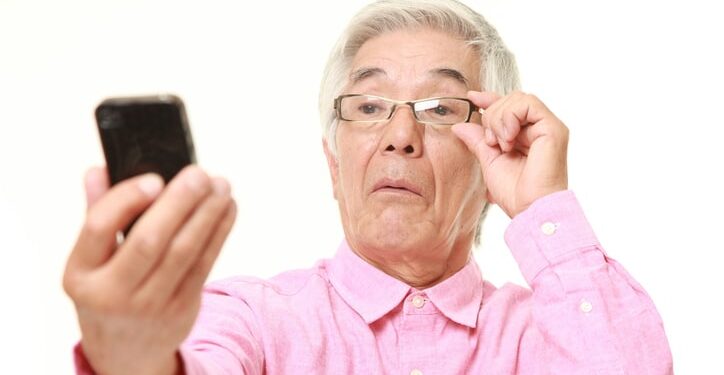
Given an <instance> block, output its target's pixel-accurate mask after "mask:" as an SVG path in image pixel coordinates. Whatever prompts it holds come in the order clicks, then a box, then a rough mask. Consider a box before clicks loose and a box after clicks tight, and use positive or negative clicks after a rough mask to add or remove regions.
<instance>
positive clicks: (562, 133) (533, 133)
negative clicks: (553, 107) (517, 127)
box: [515, 120, 568, 148]
mask: <svg viewBox="0 0 724 375" xmlns="http://www.w3.org/2000/svg"><path fill="white" fill-rule="evenodd" d="M545 136H547V137H549V138H550V139H552V140H556V141H557V143H558V144H560V145H566V144H567V143H568V128H567V127H566V126H565V125H564V124H563V123H562V122H560V121H555V120H554V121H541V122H539V123H537V124H535V125H531V126H525V127H523V128H522V129H521V131H520V133H519V134H518V137H517V138H516V140H515V141H516V143H518V144H520V145H521V146H523V147H526V148H528V147H530V146H531V145H533V142H535V141H536V140H537V139H539V138H541V137H545Z"/></svg>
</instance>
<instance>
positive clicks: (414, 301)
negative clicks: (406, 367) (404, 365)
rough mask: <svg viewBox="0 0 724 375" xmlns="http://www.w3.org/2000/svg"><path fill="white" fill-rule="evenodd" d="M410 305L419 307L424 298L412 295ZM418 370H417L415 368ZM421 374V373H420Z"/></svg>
mask: <svg viewBox="0 0 724 375" xmlns="http://www.w3.org/2000/svg"><path fill="white" fill-rule="evenodd" d="M412 306H415V307H416V308H418V309H419V308H421V307H422V306H425V299H424V298H422V297H421V296H414V297H412ZM415 371H419V370H415ZM420 374H422V373H420Z"/></svg>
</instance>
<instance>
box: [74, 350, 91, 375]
mask: <svg viewBox="0 0 724 375" xmlns="http://www.w3.org/2000/svg"><path fill="white" fill-rule="evenodd" d="M73 363H74V364H75V373H76V374H77V375H95V373H96V372H95V370H93V367H91V365H90V363H88V359H87V358H86V357H85V353H83V346H82V345H81V343H80V342H79V343H77V344H76V345H75V347H74V348H73Z"/></svg>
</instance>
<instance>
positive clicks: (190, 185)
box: [109, 166, 211, 290]
mask: <svg viewBox="0 0 724 375" xmlns="http://www.w3.org/2000/svg"><path fill="white" fill-rule="evenodd" d="M210 192H211V182H210V180H209V177H208V176H207V175H206V173H204V172H203V171H202V170H201V169H200V168H199V167H196V166H189V167H186V168H184V169H183V170H182V171H181V172H179V174H178V175H177V176H176V177H175V178H174V179H173V180H171V182H170V183H169V184H168V187H167V188H166V189H164V191H163V193H161V195H160V196H159V197H158V199H157V200H156V202H155V203H154V204H153V205H152V206H151V207H150V208H149V209H148V210H147V211H146V213H144V214H143V216H141V217H140V218H139V219H138V221H137V222H136V223H135V224H134V226H133V228H132V229H131V232H130V233H129V234H128V237H127V238H126V239H125V241H124V243H123V245H121V247H120V248H119V249H118V251H117V252H116V255H115V256H114V257H113V259H111V261H110V262H109V266H110V269H111V272H112V273H113V278H114V279H115V280H117V281H118V282H119V283H123V285H124V286H125V287H126V288H128V289H129V290H136V289H137V287H138V285H139V284H140V283H141V281H143V279H145V278H146V276H147V275H148V274H149V271H150V270H151V269H152V268H154V267H155V266H156V264H157V262H158V261H159V260H160V259H161V258H162V257H163V254H164V252H165V251H166V248H167V247H168V245H169V243H170V241H171V239H172V238H173V237H174V236H175V234H176V232H177V231H178V230H179V228H181V226H182V225H183V224H184V222H185V221H186V220H187V219H188V217H189V216H190V215H191V213H192V212H193V211H194V209H195V208H196V207H197V206H198V205H199V203H201V202H202V201H203V200H204V198H205V197H206V196H207V195H208V194H209V193H210Z"/></svg>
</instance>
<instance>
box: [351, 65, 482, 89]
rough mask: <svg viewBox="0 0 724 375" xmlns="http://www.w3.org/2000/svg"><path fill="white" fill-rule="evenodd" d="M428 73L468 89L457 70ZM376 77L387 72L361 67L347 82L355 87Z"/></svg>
mask: <svg viewBox="0 0 724 375" xmlns="http://www.w3.org/2000/svg"><path fill="white" fill-rule="evenodd" d="M429 73H430V74H432V75H441V76H443V77H448V78H452V79H454V80H456V81H458V82H460V83H462V84H463V85H465V87H468V80H467V78H465V76H464V75H463V74H462V73H460V72H459V71H458V70H455V69H452V68H437V69H432V70H430V72H429ZM376 75H384V76H387V72H385V71H384V70H383V69H382V68H377V67H362V68H359V69H357V70H355V71H353V72H352V73H350V75H349V80H350V81H351V82H352V85H356V84H357V83H359V82H360V81H362V80H364V79H366V78H370V77H373V76H376Z"/></svg>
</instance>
